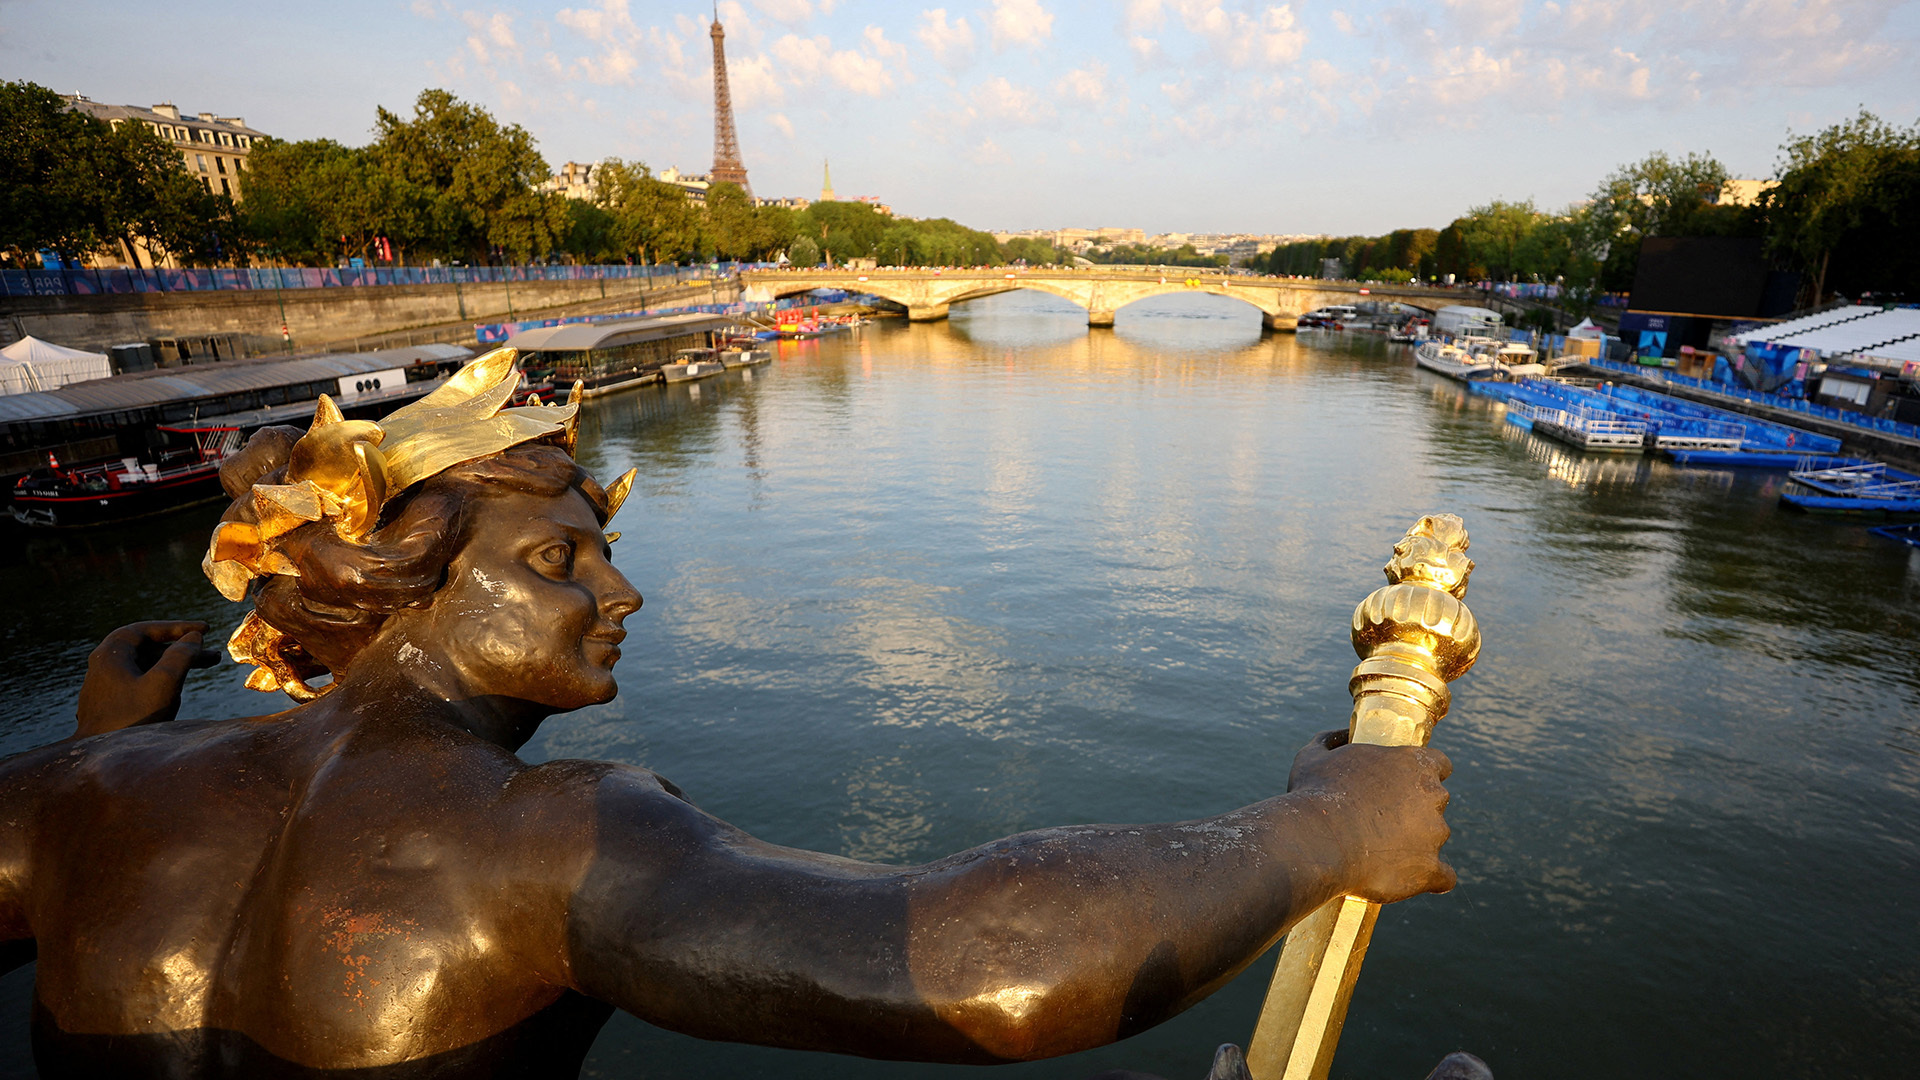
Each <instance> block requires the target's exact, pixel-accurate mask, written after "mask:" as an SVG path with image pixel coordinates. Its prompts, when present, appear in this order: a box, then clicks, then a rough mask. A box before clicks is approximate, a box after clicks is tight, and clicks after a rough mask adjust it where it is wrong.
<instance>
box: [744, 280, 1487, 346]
mask: <svg viewBox="0 0 1920 1080" xmlns="http://www.w3.org/2000/svg"><path fill="white" fill-rule="evenodd" d="M741 281H742V284H743V285H747V286H749V287H756V288H765V289H767V290H768V292H769V293H770V294H771V295H773V296H776V297H783V296H792V295H794V294H797V293H803V292H807V291H809V290H812V289H817V288H832V289H846V290H849V291H854V292H864V293H871V294H872V295H875V296H878V297H882V298H884V299H886V300H891V301H892V302H894V303H896V304H900V305H902V306H903V307H905V308H906V309H907V317H908V318H909V319H912V320H914V321H926V320H930V319H944V318H946V317H947V312H948V309H949V307H950V306H951V305H952V304H955V303H963V302H965V301H967V300H975V299H978V298H980V297H983V296H992V295H994V294H996V293H1003V292H1009V291H1012V290H1014V289H1033V290H1035V291H1037V292H1044V293H1049V294H1051V295H1054V296H1058V297H1060V298H1062V299H1064V300H1068V301H1070V302H1072V303H1074V304H1077V305H1079V306H1080V307H1082V308H1084V309H1085V310H1086V312H1087V324H1088V325H1089V326H1112V325H1113V321H1114V313H1115V312H1117V311H1118V310H1119V309H1121V308H1123V307H1126V306H1127V305H1128V304H1131V303H1134V302H1135V301H1138V300H1144V299H1147V298H1148V297H1152V296H1166V295H1170V294H1179V293H1193V292H1199V293H1208V294H1210V295H1214V296H1225V297H1230V298H1232V299H1235V300H1239V301H1241V302H1242V303H1245V304H1247V305H1249V306H1251V307H1253V308H1255V309H1257V310H1258V311H1259V312H1260V313H1261V315H1262V317H1263V319H1264V321H1265V324H1266V326H1267V327H1268V328H1269V329H1273V330H1291V329H1293V327H1294V323H1295V321H1296V320H1297V319H1298V317H1299V316H1300V315H1302V314H1304V313H1305V312H1308V311H1312V310H1313V309H1315V308H1318V307H1324V306H1326V305H1328V304H1342V303H1352V302H1355V301H1358V300H1369V299H1370V300H1382V301H1396V302H1399V303H1403V304H1407V305H1409V306H1411V307H1417V308H1421V309H1424V310H1427V311H1433V310H1437V309H1439V308H1441V307H1444V306H1446V305H1448V304H1455V303H1460V302H1461V301H1462V299H1465V298H1463V297H1462V296H1461V294H1459V293H1455V292H1451V291H1448V290H1439V289H1430V288H1423V287H1419V286H1398V285H1387V286H1366V285H1360V284H1357V283H1353V282H1333V281H1311V280H1305V279H1299V278H1260V277H1243V276H1238V275H1226V274H1222V273H1220V272H1219V271H1209V270H1201V269H1189V268H1185V267H1140V268H1137V269H1136V268H1129V267H1101V268H1099V269H1080V270H1046V269H1027V270H1010V269H1008V268H1006V267H979V268H948V269H943V270H906V269H883V270H871V271H860V270H779V271H747V272H746V273H744V274H742V275H741Z"/></svg>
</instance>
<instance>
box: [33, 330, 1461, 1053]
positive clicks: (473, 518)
mask: <svg viewBox="0 0 1920 1080" xmlns="http://www.w3.org/2000/svg"><path fill="white" fill-rule="evenodd" d="M512 362H513V356H512V353H511V352H510V351H503V353H500V354H493V355H491V356H488V357H484V358H482V359H481V360H480V361H476V362H475V364H474V365H471V366H469V368H468V369H466V370H465V371H463V372H462V373H461V375H459V376H456V378H455V379H454V380H453V381H452V382H451V383H450V384H449V386H448V387H445V388H443V389H441V390H439V391H436V392H435V393H434V394H432V395H429V396H428V397H427V398H425V399H422V401H421V402H419V403H417V404H415V405H413V406H409V407H408V408H407V409H405V410H402V411H401V413H396V414H395V415H394V416H393V417H390V418H389V419H388V420H386V421H383V422H381V423H380V424H379V425H374V424H370V423H366V422H359V421H342V420H340V419H339V417H338V414H337V412H334V411H332V410H331V407H330V403H323V404H322V405H321V407H320V409H319V413H318V415H317V416H316V418H315V422H314V425H313V427H312V428H311V429H310V430H309V431H308V432H306V433H305V434H304V435H301V434H300V433H299V432H294V431H289V430H286V429H270V430H269V431H266V432H263V433H261V434H260V435H258V436H256V437H255V439H254V440H253V441H252V442H251V443H250V444H249V447H248V449H247V451H246V452H245V453H243V454H242V455H241V456H240V457H238V458H236V459H235V460H234V461H233V462H230V463H229V469H228V471H227V475H226V476H225V477H224V478H223V479H225V480H226V481H227V484H228V490H229V493H230V494H232V495H234V496H235V503H234V507H233V509H232V510H230V511H229V512H228V514H227V516H226V519H225V520H224V521H223V522H222V524H221V526H220V529H219V530H218V532H216V534H215V539H214V543H213V545H212V548H211V550H210V552H209V556H208V562H207V569H208V572H209V576H210V577H212V578H213V579H214V581H215V583H216V584H217V585H218V586H219V587H220V588H221V589H222V591H223V592H225V593H226V594H227V595H228V596H230V597H235V598H238V597H240V596H245V595H247V594H248V593H249V592H250V593H251V595H252V596H253V599H254V602H255V610H254V612H253V614H251V615H250V616H249V617H248V619H247V621H246V623H245V624H244V625H243V626H242V627H241V629H240V631H238V632H237V633H236V635H235V636H234V639H233V640H232V642H230V649H231V650H232V651H233V653H234V654H235V655H236V657H239V658H244V659H247V660H250V661H251V662H253V663H255V664H256V665H258V669H257V670H256V671H255V672H254V673H253V676H252V678H251V679H250V680H249V685H253V686H256V687H264V688H280V689H284V690H287V691H288V692H289V693H290V694H291V695H292V696H294V697H295V698H296V699H297V700H299V701H300V704H298V705H296V706H295V707H293V708H291V709H288V710H286V711H284V712H279V713H274V714H272V715H267V716H256V717H249V718H245V719H238V720H223V721H188V720H175V719H172V718H171V717H172V710H173V709H174V708H177V705H178V690H179V679H180V677H181V676H182V675H183V674H184V673H185V671H186V670H187V668H188V667H189V666H190V665H191V664H193V663H195V662H197V661H198V660H199V659H200V656H199V650H198V645H197V630H199V629H202V628H200V627H199V626H198V624H148V625H147V626H144V627H138V628H132V629H129V630H127V631H122V632H120V633H119V634H117V635H116V636H115V638H112V639H109V641H108V642H107V643H106V644H103V646H102V650H101V651H100V652H99V653H97V654H96V657H95V660H94V662H93V664H92V666H91V670H90V676H89V687H88V690H87V692H86V693H83V696H82V709H81V712H82V716H81V726H80V730H79V732H78V733H77V734H76V736H75V737H74V738H73V739H70V740H68V741H66V742H62V743H59V744H56V745H53V746H48V747H43V748H41V749H38V750H34V751H30V752H27V753H24V754H20V755H17V756H15V757H13V758H11V759H9V760H7V761H5V762H4V763H0V939H4V941H5V942H6V943H7V944H6V947H7V949H8V950H9V953H10V956H11V958H12V959H11V963H12V965H14V966H17V965H18V964H19V963H24V962H26V961H27V960H29V959H32V958H34V956H35V954H36V952H37V956H38V968H37V973H36V982H35V1004H34V1017H33V1030H34V1045H35V1054H36V1057H37V1060H38V1061H39V1063H40V1068H41V1070H42V1073H43V1075H46V1076H82V1075H84V1076H102V1075H116V1076H168V1077H174V1076H300V1077H307V1076H333V1075H343V1076H344V1075H355V1076H361V1075H365V1076H378V1077H412V1076H446V1077H482V1076H516V1077H518V1076H556V1077H559V1076H566V1077H571V1076H574V1075H577V1073H578V1071H579V1067H580V1064H581V1061H582V1058H583V1057H584V1055H585V1054H586V1051H587V1049H588V1046H589V1045H590V1044H591V1042H592V1041H593V1038H594V1035H595V1033H596V1032H597V1031H598V1030H599V1028H600V1026H601V1024H602V1023H603V1022H604V1021H605V1020H606V1019H607V1018H608V1016H609V1015H610V1014H611V1012H612V1010H614V1009H616V1008H620V1009H625V1010H627V1011H629V1012H631V1013H633V1014H634V1015H636V1016H639V1017H640V1018H642V1019H644V1020H647V1021H649V1022H651V1023H654V1024H658V1025H660V1026H662V1027H666V1028H671V1029H673V1030H676V1031H681V1032H686V1033H689V1034H692V1035H697V1036H701V1037H704V1038H711V1039H727V1040H737V1041H744V1042H754V1043H761V1044H766V1045H772V1046H784V1047H797V1048H804V1049H810V1050H828V1051H836V1052H841V1053H850V1054H861V1055H866V1056H871V1057H881V1058H899V1059H914V1060H923V1061H943V1062H980V1063H991V1062H1003V1061H1012V1060H1021V1059H1030V1058H1041V1057H1047V1056H1051V1055H1057V1054H1064V1053H1069V1052H1072V1051H1076V1050H1081V1049H1085V1048H1088V1047H1093V1046H1099V1045H1101V1044H1103V1043H1107V1042H1110V1041H1113V1040H1115V1039H1119V1038H1124V1037H1126V1036H1127V1035H1130V1034H1132V1033H1134V1032H1137V1031H1140V1030H1142V1029H1144V1028H1146V1027H1149V1026H1151V1025H1153V1024H1157V1023H1159V1022H1160V1021H1162V1020H1165V1019H1167V1018H1168V1017H1171V1016H1173V1015H1174V1014H1176V1013H1178V1012H1180V1011H1181V1010H1182V1009H1184V1008H1186V1007H1187V1006H1189V1005H1191V1004H1193V1003H1194V1002H1196V1001H1198V1000H1199V999H1200V998H1202V997H1204V996H1206V995H1207V994H1208V993H1210V992H1212V991H1213V990H1214V989H1216V988H1218V987H1219V986H1221V985H1222V984H1224V983H1225V982H1226V981H1227V980H1229V979H1230V978H1232V977H1233V976H1234V974H1235V973H1237V972H1239V971H1240V970H1241V969H1242V968H1244V967H1245V966H1246V965H1247V964H1248V963H1250V962H1251V961H1252V960H1253V959H1254V958H1255V957H1257V956H1258V955H1260V954H1261V953H1262V952H1263V951H1264V950H1265V949H1266V948H1268V947H1269V946H1270V945H1272V944H1273V943H1274V941H1275V940H1276V939H1277V938H1278V937H1279V936H1280V935H1281V934H1282V933H1284V932H1285V931H1286V929H1287V928H1288V927H1289V926H1290V925H1291V924H1292V923H1294V922H1295V921H1296V920H1298V919H1300V918H1301V917H1302V916H1304V915H1306V914H1307V913H1308V912H1310V911H1312V910H1314V909H1315V908H1317V907H1319V906H1320V905H1322V904H1323V903H1326V902H1327V901H1329V900H1331V899H1332V898H1334V897H1337V896H1340V895H1343V894H1353V895H1357V896H1360V897H1364V898H1366V899H1369V900H1374V901H1381V902H1385V901H1393V900H1398V899H1401V898H1404V897H1407V896H1410V895H1413V894H1416V893H1419V892H1423V891H1444V890H1446V889H1448V888H1450V887H1451V886H1452V884H1453V880H1454V879H1453V872H1452V871H1451V869H1449V868H1448V866H1447V865H1446V864H1445V863H1444V862H1443V861H1441V859H1440V857H1439V848H1440V846H1441V844H1443V843H1444V842H1445V840H1446V838H1447V827H1446V825H1445V822H1444V820H1443V819H1442V810H1443V809H1444V807H1445V804H1446V800H1447V796H1446V792H1445V791H1444V789H1443V788H1442V787H1441V781H1442V780H1444V779H1445V778H1446V776H1447V773H1448V771H1449V765H1448V763H1447V760H1446V758H1445V757H1444V756H1443V755H1442V754H1440V753H1439V752H1438V751H1435V750H1430V749H1426V748H1420V747H1386V746H1370V745H1358V744H1355V745H1346V744H1345V733H1344V732H1337V733H1328V734H1326V735H1323V736H1320V737H1318V738H1316V739H1315V740H1313V741H1312V742H1311V743H1309V744H1308V746H1307V747H1306V748H1305V749H1304V750H1302V751H1301V752H1300V755H1299V756H1298V757H1297V758H1296V759H1295V762H1294V766H1293V771H1292V775H1291V777H1290V778H1289V782H1288V788H1289V791H1288V794H1285V795H1281V796H1277V797H1274V798H1270V799H1267V800H1265V801H1263V802H1259V803H1255V804H1254V805H1251V806H1246V807H1242V808H1240V809H1237V810H1232V811H1229V812H1227V813H1224V814H1221V815H1219V816H1216V817H1211V818H1204V819H1200V820H1196V821H1188V822H1177V823H1172V824H1161V825H1088V826H1078V827H1068V828H1058V829H1045V830H1040V831H1036V832H1031V833H1025V834H1021V835H1018V836H1012V837H1008V838H1006V839H1003V840H997V841H994V842H992V843H989V844H985V845H982V846H980V847H978V848H974V849H972V850H969V851H965V852H961V853H960V854H957V855H954V856H951V857H948V858H945V859H940V860H937V861H935V862H931V863H928V864H925V865H922V866H913V867H897V866H882V865H875V864H870V863H862V862H856V861H854V860H850V859H844V858H838V857H835V856H830V855H823V854H819V853H815V852H809V851H798V850H793V849H789V848H782V847H778V846H775V845H772V844H767V843H764V842H762V841H759V840H756V839H754V838H753V837H751V836H748V835H746V834H745V833H743V832H741V831H740V830H738V829H735V828H733V827H731V826H729V825H727V824H726V823H725V822H722V821H719V820H717V819H715V818H713V817H712V816H710V815H708V814H705V813H703V812H701V811H700V809H699V808H697V807H695V806H693V805H692V804H690V803H689V802H688V801H687V800H686V799H685V798H684V797H683V796H682V795H681V793H680V792H679V791H678V789H676V788H675V787H674V786H673V785H672V784H671V783H669V782H667V781H666V780H665V779H663V778H661V777H658V776H656V775H654V774H653V773H651V772H648V771H647V770H645V769H640V768H635V767H631V766H625V765H614V764H608V763H601V762H588V761H555V762H550V763H547V764H544V765H539V766H529V765H527V764H525V763H524V762H522V761H520V760H519V759H518V758H517V757H515V756H514V751H515V750H516V749H517V748H518V747H520V746H521V745H522V744H523V743H525V741H526V740H527V739H528V738H529V737H530V736H531V735H532V734H533V732H534V730H535V728H536V727H537V726H538V725H539V723H540V722H541V720H543V719H544V718H546V717H547V716H550V715H553V714H554V713H559V712H564V711H567V710H570V709H576V708H579V707H581V706H584V705H590V704H595V703H598V702H605V701H607V700H610V699H611V698H612V697H613V696H614V693H615V685H614V680H613V668H614V665H615V662H616V661H617V660H618V659H619V657H620V641H621V639H622V638H623V637H624V631H623V630H622V629H621V623H622V621H623V620H624V619H626V617H627V616H629V615H631V614H633V613H634V612H635V611H637V610H639V608H640V604H641V598H640V595H639V594H638V593H637V592H636V591H635V590H634V588H633V586H632V585H631V584H629V583H628V581H627V580H626V578H625V577H623V576H622V575H621V574H620V572H619V571H618V570H616V569H615V568H614V566H613V564H612V563H611V562H610V561H609V547H608V545H609V543H610V542H611V540H612V538H613V536H617V534H611V535H610V534H606V533H605V532H604V529H605V528H606V526H607V524H608V521H609V519H610V518H611V516H612V514H613V512H614V511H615V510H616V509H617V508H618V505H619V502H620V500H621V497H622V496H623V495H624V492H625V485H626V483H628V482H630V477H631V474H629V475H628V477H623V478H622V482H621V483H617V484H615V485H614V486H613V488H612V489H603V488H601V486H600V485H599V484H597V483H595V482H594V480H593V479H592V478H591V477H589V476H588V475H587V474H586V473H585V472H584V471H583V470H582V469H580V468H579V467H578V466H577V465H576V464H575V463H574V462H573V460H572V457H571V456H570V454H571V448H572V438H573V423H574V413H573V406H568V407H566V408H553V407H547V408H538V407H535V408H528V409H504V408H503V407H502V406H503V405H504V403H505V401H506V396H507V394H508V393H510V392H511V389H512V387H511V377H512V376H513V368H512ZM503 388H504V390H505V393H503V392H502V389H503ZM169 642H174V643H175V644H173V645H171V647H167V646H168V643H169ZM143 653H144V654H145V655H143ZM156 659H157V661H158V662H157V663H156ZM329 678H330V681H327V682H322V681H321V680H323V679H329ZM143 680H144V681H143ZM169 693H171V695H172V696H171V700H170V701H169ZM116 700H117V701H123V702H124V707H123V708H122V709H121V710H120V711H119V712H118V713H117V714H116V712H115V710H114V708H113V707H112V706H111V704H110V703H111V702H113V701H116ZM103 702H104V703H108V704H103ZM116 729H117V730H116Z"/></svg>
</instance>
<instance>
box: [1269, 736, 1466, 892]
mask: <svg viewBox="0 0 1920 1080" xmlns="http://www.w3.org/2000/svg"><path fill="white" fill-rule="evenodd" d="M1452 772H1453V763H1452V762H1450V761H1448V760H1447V755H1445V754H1443V753H1441V752H1440V751H1438V750H1435V749H1433V748H1431V747H1425V746H1373V745H1369V744H1365V743H1353V744H1349V743H1348V742H1347V733H1346V732H1345V731H1344V730H1342V731H1327V732H1322V733H1321V734H1319V735H1316V736H1314V738H1313V741H1312V742H1309V743H1308V744H1307V745H1306V748H1305V749H1303V750H1301V751H1300V753H1299V755H1298V756H1296V757H1295V758H1294V759H1293V772H1292V775H1290V776H1289V777H1288V778H1287V790H1288V791H1292V792H1301V793H1309V794H1315V795H1318V796H1321V797H1322V798H1323V799H1325V800H1326V805H1327V811H1328V812H1327V818H1328V820H1329V821H1330V822H1331V823H1332V824H1333V828H1334V836H1335V840H1336V841H1337V842H1338V844H1339V845H1340V850H1341V856H1342V863H1343V865H1344V867H1345V870H1346V873H1345V880H1346V881H1347V883H1348V884H1347V891H1348V892H1350V893H1352V894H1353V895H1355V896H1360V897H1363V898H1365V899H1368V900H1373V901H1376V902H1378V903H1382V904H1389V903H1392V902H1393V901H1395V900H1404V899H1406V898H1407V897H1409V896H1413V895H1416V894H1418V893H1423V892H1446V891H1447V890H1448V889H1451V888H1453V885H1454V881H1455V878H1454V873H1453V867H1451V866H1448V865H1447V863H1446V860H1444V859H1442V858H1441V857H1440V845H1442V844H1444V843H1446V842H1447V837H1448V836H1449V835H1450V834H1451V830H1450V829H1448V828H1447V822H1446V818H1445V817H1444V816H1443V814H1444V812H1445V810H1446V808H1447V789H1446V788H1445V787H1442V786H1441V781H1443V780H1445V779H1446V778H1447V777H1448V776H1449V775H1451V774H1452Z"/></svg>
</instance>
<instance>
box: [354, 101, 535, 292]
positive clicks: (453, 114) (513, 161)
mask: <svg viewBox="0 0 1920 1080" xmlns="http://www.w3.org/2000/svg"><path fill="white" fill-rule="evenodd" d="M375 134H376V138H375V140H374V144H373V147H372V151H373V160H374V162H375V163H376V164H377V165H378V166H379V167H380V168H381V169H382V170H384V171H386V172H388V173H390V174H392V175H393V176H395V177H397V178H399V179H400V180H402V181H404V182H406V183H407V184H409V185H411V186H413V187H415V188H418V189H420V190H422V191H424V192H427V193H429V194H430V198H431V201H432V202H433V203H435V204H436V205H434V206H433V207H432V208H431V209H430V211H429V213H428V214H427V215H426V217H427V219H428V220H430V221H433V222H435V223H438V224H440V225H441V226H442V227H443V228H447V229H448V230H449V233H450V235H445V236H443V237H442V238H440V239H441V240H442V242H443V243H444V244H445V245H446V246H447V247H448V248H449V249H453V250H461V251H464V252H466V253H467V254H468V255H470V256H471V257H472V258H473V259H474V260H475V261H477V262H484V261H487V259H488V258H489V257H490V256H491V254H492V253H493V252H496V251H498V252H502V253H504V254H506V255H507V256H509V257H511V258H514V259H520V260H524V259H535V258H539V257H541V256H544V255H546V254H547V253H548V252H549V251H552V250H553V248H554V247H555V245H556V242H557V241H558V240H559V238H560V237H561V235H562V234H564V232H565V231H566V229H567V225H568V217H567V213H568V212H567V209H566V207H565V206H564V205H561V200H560V198H559V197H558V196H552V195H546V194H542V193H541V192H539V191H538V190H537V186H538V185H540V184H542V183H544V182H545V181H546V179H547V175H548V174H547V163H546V161H545V160H544V159H543V158H541V156H540V152H539V151H538V150H537V149H535V147H534V141H533V136H531V135H529V134H527V132H526V130H525V129H524V128H522V127H521V126H520V125H518V124H508V125H505V126H502V125H501V124H500V123H499V122H498V121H497V120H495V119H494V118H493V116H492V114H490V113H488V112H487V111H486V110H485V109H483V108H480V107H479V106H477V105H472V104H469V103H467V102H464V101H461V100H460V99H458V98H456V97H454V96H453V95H452V94H450V93H448V92H447V91H445V90H423V91H421V92H420V96H419V97H418V98H417V99H415V101H414V105H413V116H412V117H411V118H403V117H401V116H399V115H396V114H395V113H391V112H388V111H387V110H386V109H385V108H381V109H379V110H378V111H377V113H376V118H375Z"/></svg>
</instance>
